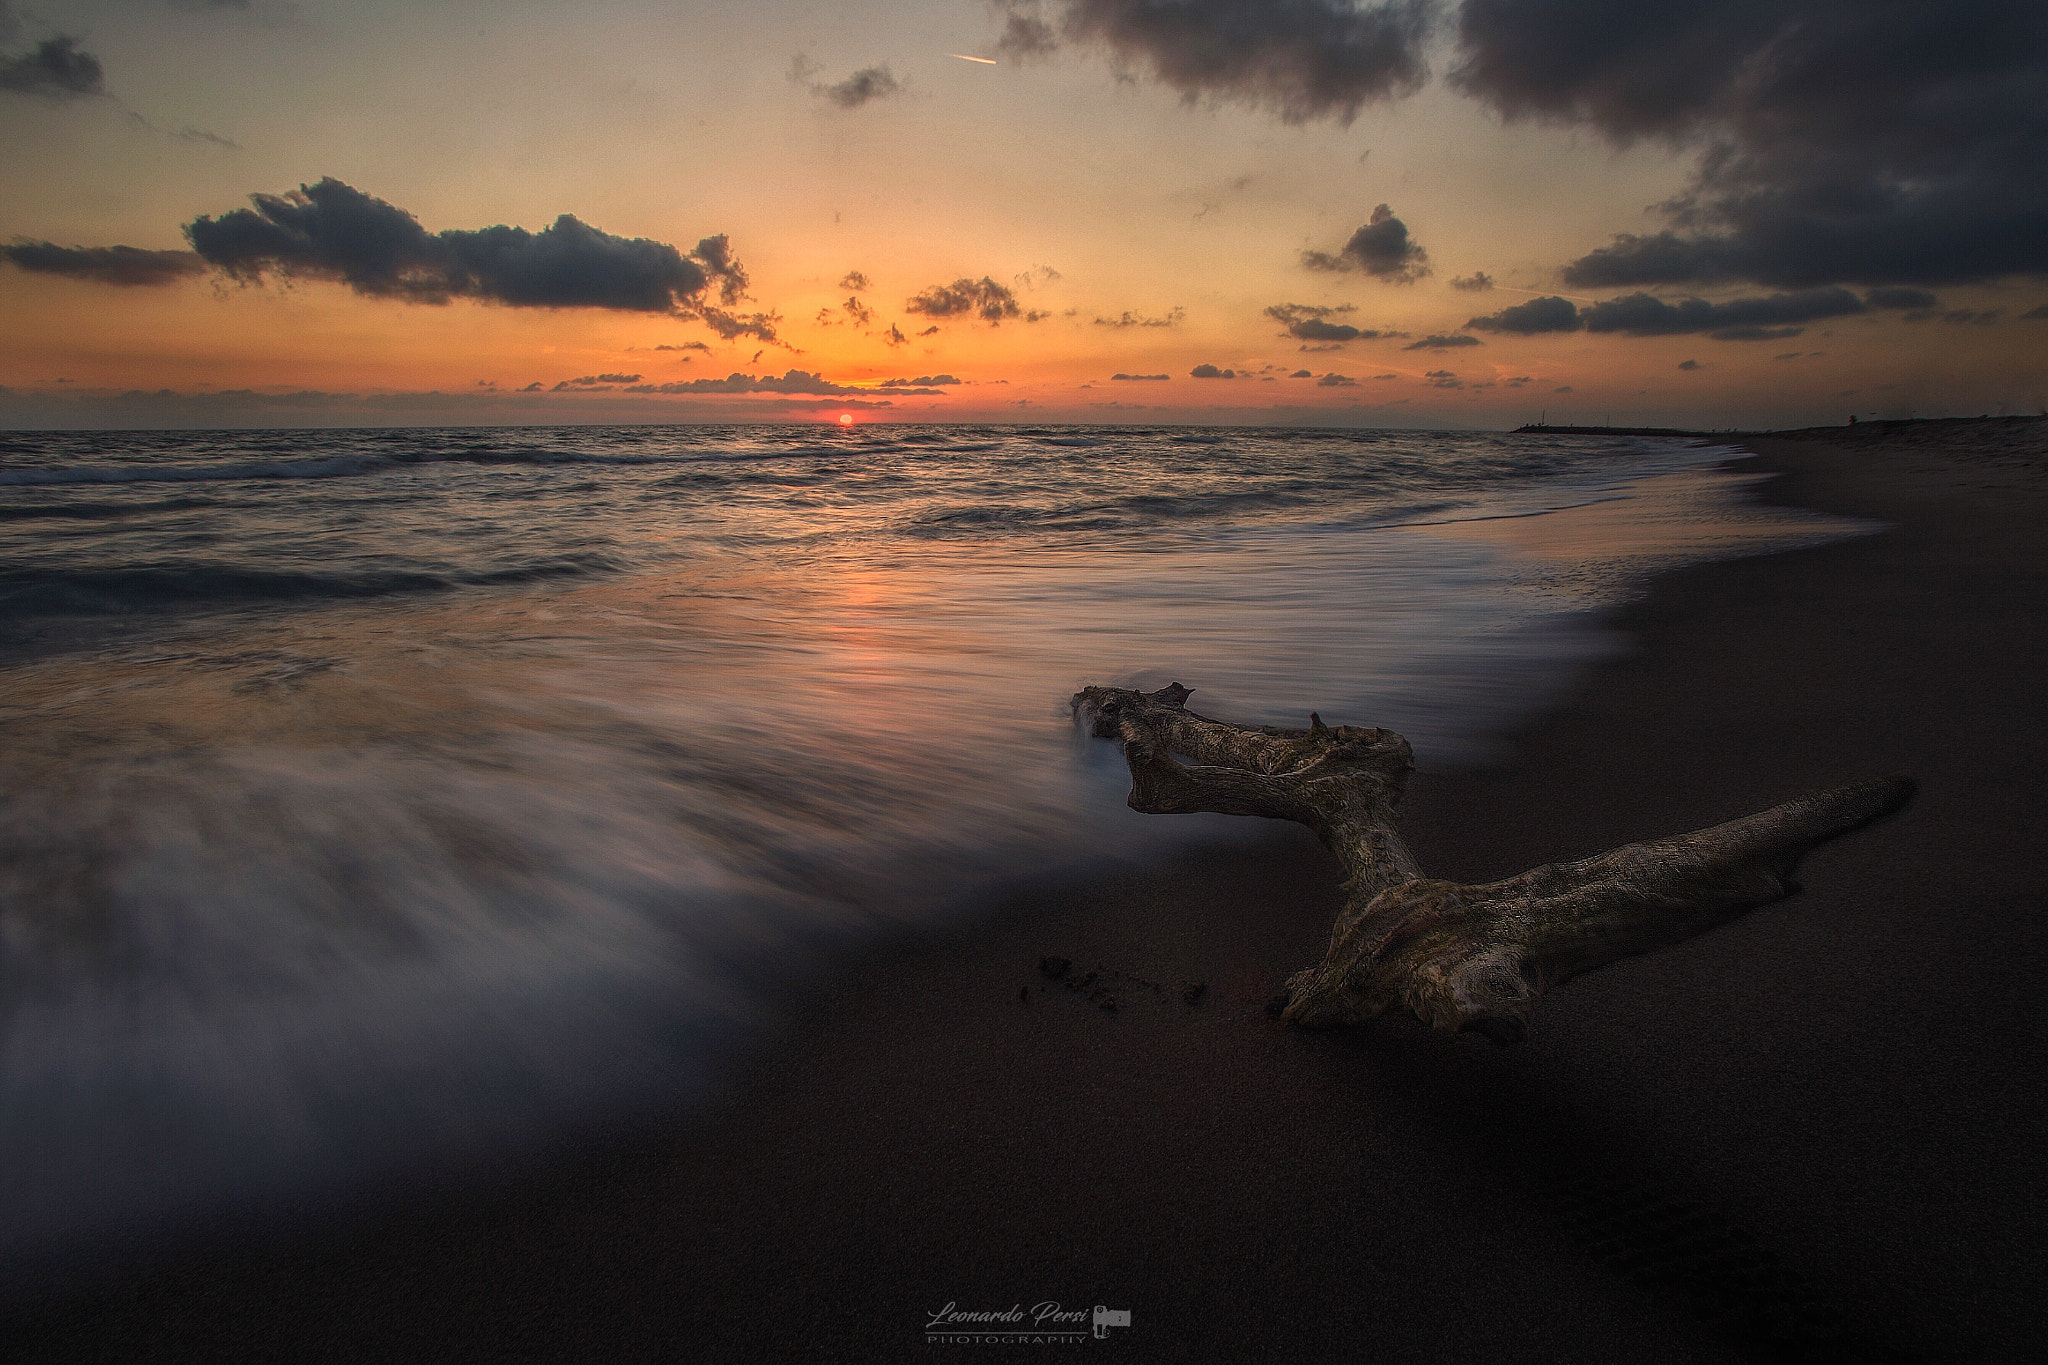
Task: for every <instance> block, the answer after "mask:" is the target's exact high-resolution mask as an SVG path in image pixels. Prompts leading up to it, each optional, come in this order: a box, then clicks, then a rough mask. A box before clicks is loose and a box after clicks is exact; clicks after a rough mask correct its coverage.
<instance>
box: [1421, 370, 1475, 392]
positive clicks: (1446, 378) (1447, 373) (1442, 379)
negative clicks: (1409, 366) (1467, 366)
mask: <svg viewBox="0 0 2048 1365" xmlns="http://www.w3.org/2000/svg"><path fill="white" fill-rule="evenodd" d="M1422 379H1423V382H1424V383H1426V384H1428V385H1429V386H1430V387H1431V388H1433V389H1462V388H1464V387H1465V381H1464V380H1462V379H1460V378H1458V375H1457V372H1456V371H1454V370H1430V371H1429V372H1427V373H1426V374H1424V375H1423V376H1422Z"/></svg>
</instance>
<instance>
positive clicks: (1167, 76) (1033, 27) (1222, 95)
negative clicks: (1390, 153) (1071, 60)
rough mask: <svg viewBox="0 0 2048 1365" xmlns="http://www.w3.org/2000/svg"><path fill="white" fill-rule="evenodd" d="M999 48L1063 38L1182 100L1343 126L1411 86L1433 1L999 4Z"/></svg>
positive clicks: (1020, 0) (1037, 46)
mask: <svg viewBox="0 0 2048 1365" xmlns="http://www.w3.org/2000/svg"><path fill="white" fill-rule="evenodd" d="M999 3H1002V4H1003V5H1004V7H1005V8H1006V9H1007V10H1008V11H1009V14H1008V22H1007V24H1006V26H1005V29H1004V33H1003V37H1002V40H1001V41H1000V42H999V43H998V44H997V46H998V47H999V49H1000V50H1001V51H1002V52H1003V53H1004V54H1005V55H1007V56H1009V57H1011V58H1013V59H1024V58H1033V57H1043V56H1045V55H1047V54H1049V53H1051V52H1052V51H1053V50H1054V49H1055V48H1057V47H1058V45H1059V44H1060V43H1061V42H1063V41H1064V42H1066V43H1069V44H1073V45H1075V46H1079V47H1088V48H1094V49H1096V50H1099V51H1102V52H1104V53H1106V54H1107V55H1108V56H1109V58H1110V60H1111V62H1112V63H1113V64H1114V65H1115V67H1116V68H1117V69H1118V71H1119V72H1133V73H1137V72H1142V73H1145V74H1147V75H1149V76H1150V77H1151V78H1152V79H1154V80H1156V81H1158V82H1159V83H1160V84H1162V85H1164V86H1166V87H1168V88H1169V89H1172V90H1177V91H1179V92H1180V94H1181V96H1182V97H1183V98H1184V99H1187V100H1189V101H1190V102H1193V101H1199V100H1217V101H1222V102H1225V103H1232V104H1244V105H1251V106H1254V107H1257V108H1262V109H1266V110H1268V111H1270V112H1272V113H1275V114H1278V115H1279V116H1280V118H1281V119H1282V120H1283V121H1285V122H1287V123H1306V122H1309V121H1310V120H1314V119H1331V120H1334V121H1336V122H1338V123H1347V124H1348V123H1350V122H1351V121H1352V120H1353V119H1354V118H1356V117H1357V116H1358V111H1359V110H1360V109H1361V108H1362V107H1363V106H1364V105H1365V104H1366V103H1368V102H1369V101H1374V100H1384V99H1391V98H1393V97H1394V96H1396V95H1401V94H1406V93H1408V92H1409V91H1412V90H1415V89H1417V88H1419V87H1420V86H1421V85H1422V83H1423V81H1424V80H1425V79H1426V78H1427V77H1428V75H1429V68H1428V66H1427V64H1426V63H1425V61H1424V59H1423V51H1422V49H1423V44H1424V41H1425V40H1426V39H1427V37H1428V36H1429V31H1430V28H1431V25H1432V20H1433V6H1432V3H1431V0H1383V3H1379V4H1357V3H1352V2H1351V0H1264V2H1263V3H1259V2H1258V0H1051V2H1050V3H1046V2H1045V0H999Z"/></svg>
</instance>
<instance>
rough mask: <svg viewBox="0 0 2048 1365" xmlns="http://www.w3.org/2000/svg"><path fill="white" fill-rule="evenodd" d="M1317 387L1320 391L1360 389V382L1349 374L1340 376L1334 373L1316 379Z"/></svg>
mask: <svg viewBox="0 0 2048 1365" xmlns="http://www.w3.org/2000/svg"><path fill="white" fill-rule="evenodd" d="M1316 387H1317V388H1319V389H1355V388H1357V387H1358V381H1357V380H1356V379H1353V378H1352V377H1351V376H1350V375H1348V374H1338V373H1336V372H1335V371H1332V372H1331V373H1329V374H1326V375H1322V376H1319V377H1318V378H1317V379H1316Z"/></svg>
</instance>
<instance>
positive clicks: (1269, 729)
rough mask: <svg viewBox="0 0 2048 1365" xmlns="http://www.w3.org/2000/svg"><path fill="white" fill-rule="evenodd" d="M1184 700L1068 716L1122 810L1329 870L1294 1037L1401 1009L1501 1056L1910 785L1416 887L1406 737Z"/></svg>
mask: <svg viewBox="0 0 2048 1365" xmlns="http://www.w3.org/2000/svg"><path fill="white" fill-rule="evenodd" d="M1189 695H1190V693H1189V689H1187V688H1185V687H1182V686H1181V685H1180V684H1179V683H1173V684H1171V685H1169V686H1166V687H1163V688H1160V689H1159V690H1158V691H1156V692H1139V691H1134V690H1130V689H1125V688H1114V687H1089V688H1084V689H1083V690H1082V691H1080V692H1079V693H1077V694H1075V696H1074V698H1073V706H1074V711H1075V714H1076V716H1077V717H1079V718H1080V719H1081V720H1082V721H1083V722H1084V723H1085V724H1087V726H1088V727H1089V730H1090V732H1091V733H1092V734H1094V735H1095V736H1097V737H1098V738H1102V739H1116V740H1121V741H1122V742H1123V746H1124V758H1125V760H1126V761H1127V762H1128V763H1129V765H1130V769H1131V794H1130V798H1129V804H1130V806H1131V808H1132V809H1133V810H1138V811H1144V812H1146V813H1147V814H1153V815H1181V814H1191V813H1194V812H1197V811H1207V812H1215V813H1220V814H1224V815H1260V816H1267V817H1270V818H1272V819H1277V820H1294V821H1297V822H1299V823H1301V824H1304V825H1307V826H1308V827H1309V828H1310V829H1312V830H1314V831H1315V833H1316V836H1317V837H1318V838H1320V839H1321V840H1322V841H1323V844H1324V846H1325V847H1327V848H1328V849H1329V850H1330V851H1331V852H1332V853H1334V854H1336V855H1337V858H1338V859H1339V860H1340V861H1341V862H1342V863H1343V865H1344V870H1345V872H1346V874H1347V876H1346V880H1345V883H1344V893H1345V899H1344V907H1343V909H1342V910H1340V911H1339V912H1338V915H1337V922H1336V924H1335V925H1334V926H1333V927H1332V928H1331V931H1330V950H1329V953H1328V955H1327V956H1325V957H1324V958H1323V961H1322V962H1321V963H1320V964H1319V965H1317V966H1314V967H1311V968H1309V969H1308V970H1306V971H1303V972H1300V973H1297V974H1296V975H1295V976H1293V977H1292V978H1290V979H1289V980H1288V983H1287V993H1286V1002H1287V1003H1286V1007H1285V1009H1284V1011H1283V1017H1284V1018H1286V1019H1288V1020H1290V1021H1292V1022H1294V1023H1298V1024H1304V1025H1307V1026H1310V1027H1328V1026H1331V1025H1336V1024H1354V1023H1361V1022H1363V1021H1365V1020H1367V1019H1371V1018H1373V1017H1375V1016H1376V1015H1379V1014H1380V1013H1382V1012H1384V1011H1385V1010H1387V1009H1389V1008H1391V1007H1392V1006H1395V1005H1406V1006H1407V1007H1408V1008H1409V1009H1412V1010H1413V1011H1415V1013H1416V1014H1417V1015H1418V1016H1420V1017H1421V1018H1422V1019H1424V1020H1425V1021H1427V1022H1428V1023H1430V1024H1432V1025H1434V1026H1435V1027H1437V1028H1442V1029H1450V1030H1463V1029H1472V1030H1475V1031H1477V1032H1479V1033H1481V1034H1484V1035H1485V1036H1487V1037H1489V1038H1492V1039H1493V1040H1494V1041H1495V1042H1499V1043H1509V1042H1514V1041H1517V1040H1518V1039H1520V1038H1521V1037H1522V1036H1523V1034H1524V1031H1525V1027H1526V1022H1525V1021H1526V1016H1527V1014H1528V1011H1529V1007H1530V1005H1532V1004H1533V1003H1534V1002H1535V1000H1536V998H1537V997H1538V996H1540V995H1542V994H1543V992H1544V991H1546V990H1548V989H1549V988H1551V987H1552V986H1556V985H1559V984H1561V983H1563V982H1565V981H1568V980H1570V979H1571V978H1572V977H1574V976H1577V975H1579V974H1580V973H1582V972H1589V971H1591V970H1593V969H1594V968H1595V967H1600V966H1604V965H1606V964H1607V963H1609V962H1613V961H1615V960H1616V959H1618V958H1624V957H1633V956H1635V955H1637V954H1640V953H1648V952H1654V951H1655V950H1657V949H1659V948H1664V947H1669V946H1670V945H1672V944H1674V943H1679V942H1682V941H1683V940H1685V939H1688V938H1691V937H1693V936H1694V935H1695V934H1700V933H1704V932H1706V931H1707V930H1708V929H1711V928H1713V927H1714V926H1715V925H1718V924H1722V923H1725V922H1726V921H1728V920H1731V919H1733V918H1735V917H1736V916H1738V915H1741V914H1743V913H1745V912H1746V911H1749V910H1752V909H1754V908H1755V907H1757V906H1759V905H1764V904H1766V903H1768V902H1770V901H1774V900H1777V899H1778V898H1780V897H1781V896H1784V895H1786V894H1788V893H1789V892H1790V891H1791V890H1792V889H1794V888H1793V887H1792V885H1791V881H1790V878H1791V876H1792V871H1793V868H1794V866H1795V865H1796V864H1797V863H1798V862H1799V860H1800V858H1802V857H1803V856H1805V854H1806V853H1807V852H1808V851H1810V850H1811V849H1813V848H1814V847H1815V846H1816V845H1818V844H1820V843H1823V842H1825V841H1826V840H1829V839H1832V838H1834V837H1836V836H1837V835H1840V834H1845V833H1847V832H1848V831H1850V830H1852V829H1856V828H1857V827H1859V826H1861V825H1865V824H1868V823H1869V822H1870V821H1872V820H1875V819H1877V818H1879V817H1880V816H1883V815H1886V814H1888V813H1890V812H1892V811H1894V810H1897V809H1898V808H1899V807H1901V806H1903V805H1904V804H1905V803H1906V801H1907V800H1908V799H1910V798H1911V796H1912V794H1913V788H1914V784H1913V782H1912V780H1911V779H1909V778H1903V777H1887V778H1878V779H1875V780H1872V781H1868V782H1858V783H1853V784H1851V785H1849V786H1844V787H1835V788H1832V789H1830V790H1828V791H1823V792H1818V793H1815V794H1813V795H1811V796H1805V797H1801V798H1800V799H1798V800H1796V801H1788V802H1786V803H1785V804H1783V805H1780V806H1773V807H1771V808H1770V809H1769V810H1765V811H1759V812H1758V813H1757V814H1755V815H1749V816H1745V817H1743V818H1742V819H1739V820H1731V821H1729V822H1728V823H1726V824H1722V825H1715V826H1713V827H1712V828H1709V829H1702V830H1695V831H1693V832H1692V833H1690V834H1680V835H1676V836H1673V837H1672V838H1668V839H1656V840H1652V841H1650V842H1648V843H1640V844H1629V845H1626V846H1625V847H1622V848H1617V849H1614V850H1613V851H1611V852H1608V853H1603V854H1600V855H1599V856H1598V857H1593V858H1585V859H1582V860H1580V861H1578V862H1575V863H1549V864H1545V865H1544V866H1542V867H1538V868H1532V869H1531V870H1529V871H1527V872H1524V873H1522V874H1520V875H1519V876H1515V877H1509V878H1508V879H1507V880H1505V881H1498V882H1490V883H1487V884H1485V885H1482V886H1465V885H1460V884H1459V883H1456V882H1447V881H1439V880H1436V879H1434V878H1430V877H1425V876H1424V875H1423V873H1422V868H1421V867H1420V865H1419V864H1417V863H1416V861H1415V855H1414V854H1413V853H1411V852H1410V851H1409V850H1408V846H1407V844H1406V843H1405V842H1403V841H1402V838H1401V833H1400V830H1399V828H1398V827H1397V824H1396V816H1395V808H1396V807H1397V806H1398V805H1399V804H1400V800H1401V793H1402V789H1403V787H1404V785H1405V784H1406V782H1407V778H1408V774H1409V773H1410V772H1411V771H1412V770H1413V768H1414V755H1413V753H1412V751H1411V750H1410V749H1409V747H1408V741H1407V740H1405V739H1403V738H1402V737H1401V736H1399V735H1397V734H1395V733H1394V732H1393V731H1391V730H1381V729H1373V728H1366V727H1360V726H1353V725H1339V726H1335V727H1331V726H1328V725H1325V724H1323V721H1322V718H1321V717H1320V716H1317V715H1313V714H1311V715H1310V717H1309V727H1308V728H1307V729H1305V730H1289V729H1282V728H1278V727H1274V726H1267V725H1231V724H1226V723H1224V722H1221V721H1214V720H1209V719H1207V718H1205V717H1202V716H1198V715H1196V714H1195V713H1194V712H1192V711H1190V710H1188V709H1187V700H1188V697H1189ZM1177 756H1178V757H1177ZM1183 758H1185V759H1187V760H1190V761H1189V762H1182V761H1181V760H1182V759H1183Z"/></svg>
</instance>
